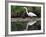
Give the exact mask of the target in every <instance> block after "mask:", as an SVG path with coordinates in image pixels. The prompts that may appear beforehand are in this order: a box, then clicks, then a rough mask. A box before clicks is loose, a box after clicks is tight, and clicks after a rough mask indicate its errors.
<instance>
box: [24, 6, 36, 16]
mask: <svg viewBox="0 0 46 37" xmlns="http://www.w3.org/2000/svg"><path fill="white" fill-rule="evenodd" d="M24 8H25V9H26V13H27V15H28V16H31V17H32V16H37V15H36V14H34V13H33V12H29V13H28V9H27V8H26V7H24Z"/></svg>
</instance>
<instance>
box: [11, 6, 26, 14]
mask: <svg viewBox="0 0 46 37" xmlns="http://www.w3.org/2000/svg"><path fill="white" fill-rule="evenodd" d="M11 12H13V13H21V12H25V9H24V8H23V7H21V6H11Z"/></svg>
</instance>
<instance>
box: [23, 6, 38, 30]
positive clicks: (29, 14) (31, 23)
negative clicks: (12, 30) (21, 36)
mask: <svg viewBox="0 0 46 37" xmlns="http://www.w3.org/2000/svg"><path fill="white" fill-rule="evenodd" d="M24 8H25V9H26V13H27V15H28V16H31V17H33V16H37V15H36V14H34V13H33V12H29V13H28V10H27V8H26V7H24ZM34 23H36V21H33V22H28V23H27V26H26V30H27V29H28V26H29V25H33V24H34Z"/></svg>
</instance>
